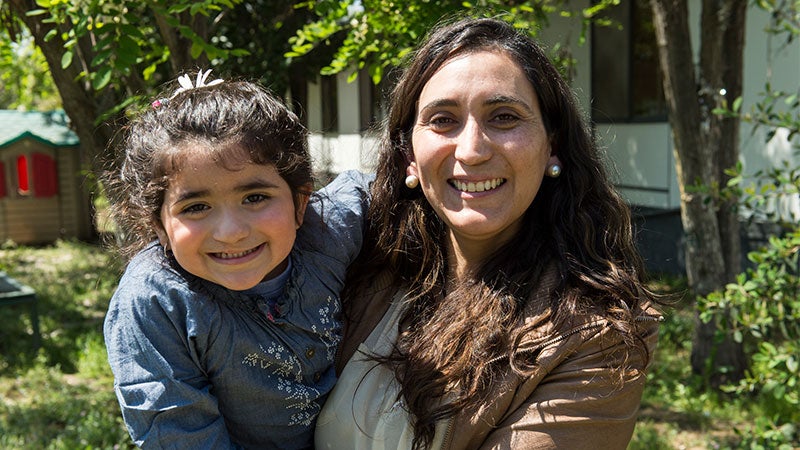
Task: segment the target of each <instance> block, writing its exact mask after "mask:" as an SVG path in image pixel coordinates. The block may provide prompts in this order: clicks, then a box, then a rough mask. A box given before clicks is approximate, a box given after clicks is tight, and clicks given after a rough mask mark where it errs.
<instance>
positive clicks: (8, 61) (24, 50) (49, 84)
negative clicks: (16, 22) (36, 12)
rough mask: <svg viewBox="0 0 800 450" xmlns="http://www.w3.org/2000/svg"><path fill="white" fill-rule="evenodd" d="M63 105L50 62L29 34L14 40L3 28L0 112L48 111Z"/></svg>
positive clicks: (0, 60) (0, 66)
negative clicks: (48, 65)
mask: <svg viewBox="0 0 800 450" xmlns="http://www.w3.org/2000/svg"><path fill="white" fill-rule="evenodd" d="M60 106H61V99H60V98H59V96H58V91H57V90H56V87H55V85H54V84H53V80H52V78H51V77H50V73H49V72H48V70H47V61H45V59H44V55H43V54H42V51H41V49H39V47H37V46H36V45H34V42H33V38H32V37H31V36H30V34H29V33H27V32H24V33H22V34H21V35H20V36H19V37H18V39H17V40H16V41H12V40H11V38H10V36H8V32H7V31H6V30H5V29H0V109H18V108H19V109H25V110H40V111H49V110H53V109H58V108H60Z"/></svg>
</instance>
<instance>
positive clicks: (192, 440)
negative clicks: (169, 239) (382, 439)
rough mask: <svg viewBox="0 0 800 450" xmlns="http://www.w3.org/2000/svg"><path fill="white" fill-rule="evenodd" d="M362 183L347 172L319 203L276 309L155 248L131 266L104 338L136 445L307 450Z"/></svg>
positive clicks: (362, 198)
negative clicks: (186, 267)
mask: <svg viewBox="0 0 800 450" xmlns="http://www.w3.org/2000/svg"><path fill="white" fill-rule="evenodd" d="M368 181H370V179H369V178H368V177H366V176H364V175H362V174H359V173H357V172H347V173H344V174H342V175H340V176H339V177H337V179H336V180H334V181H333V182H332V183H330V184H329V185H328V186H326V187H325V189H323V190H322V191H321V192H319V193H316V194H314V196H313V197H312V201H311V202H310V204H309V208H308V209H307V212H306V217H305V220H304V222H303V225H302V226H301V227H300V229H299V230H298V235H297V240H296V242H295V245H294V248H293V250H292V253H291V255H290V258H291V269H290V270H291V273H290V276H289V280H288V282H287V285H286V288H285V292H284V295H283V296H282V297H280V298H279V299H278V301H277V302H276V303H273V304H272V305H270V304H268V301H267V300H266V299H263V298H258V297H257V296H250V295H247V294H246V293H245V292H237V291H231V290H228V289H225V288H223V287H222V286H219V285H217V284H214V283H211V282H208V281H206V280H202V279H200V278H198V277H195V276H193V275H191V274H189V273H187V272H185V271H183V270H182V269H181V268H180V267H179V266H178V265H177V264H176V263H175V260H174V259H172V258H170V259H169V260H168V259H167V258H165V257H164V255H163V248H162V247H161V246H160V245H159V244H158V243H153V244H151V245H150V246H149V247H148V248H146V249H145V250H143V251H142V252H141V253H139V254H138V255H137V256H135V257H134V258H133V259H132V260H131V262H130V263H129V265H128V267H127V269H126V271H125V273H124V275H123V276H122V279H121V281H120V284H119V286H118V288H117V291H116V292H115V293H114V296H113V297H112V299H111V303H110V305H109V310H108V314H107V316H106V320H105V325H104V334H105V340H106V346H107V349H108V359H109V363H110V365H111V368H112V371H113V373H114V377H115V382H114V388H115V391H116V394H117V398H118V400H119V403H120V406H121V409H122V415H123V418H124V420H125V423H126V425H127V427H128V431H129V432H130V434H131V437H132V438H133V440H134V441H135V443H136V444H137V445H139V446H140V447H142V448H181V449H226V448H259V449H265V448H281V449H293V448H310V447H312V446H313V430H314V423H315V420H316V418H317V415H318V414H319V411H320V409H321V407H322V403H323V402H324V400H325V398H326V396H327V394H328V392H329V391H330V390H331V388H332V387H333V385H334V383H335V381H336V378H335V373H334V368H333V359H334V353H335V351H336V346H337V345H338V343H339V341H340V339H341V322H340V317H339V313H340V309H341V308H340V301H339V293H340V291H341V289H342V286H343V284H344V275H345V271H346V269H347V266H348V265H349V264H350V263H351V262H352V260H353V259H354V258H355V257H356V255H357V254H358V251H359V250H360V247H361V242H362V239H363V236H362V234H363V225H364V223H363V217H364V214H363V213H364V212H365V211H366V201H367V183H368ZM276 312H277V314H276Z"/></svg>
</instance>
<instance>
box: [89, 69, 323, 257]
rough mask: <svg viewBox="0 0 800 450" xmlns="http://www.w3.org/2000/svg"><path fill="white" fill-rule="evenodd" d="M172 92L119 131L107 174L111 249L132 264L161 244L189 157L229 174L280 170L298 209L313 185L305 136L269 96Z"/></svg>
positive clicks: (242, 87) (233, 89)
mask: <svg viewBox="0 0 800 450" xmlns="http://www.w3.org/2000/svg"><path fill="white" fill-rule="evenodd" d="M191 79H194V78H193V77H192V78H191ZM175 84H177V83H175ZM172 90H173V91H175V92H177V93H176V94H172V95H171V96H170V95H169V94H167V95H165V96H162V97H160V98H159V99H158V100H156V101H155V102H154V103H153V106H152V107H151V108H148V109H147V110H145V111H144V112H143V113H142V114H139V115H137V116H135V117H134V118H133V119H132V120H131V121H130V122H129V123H128V124H127V125H126V126H125V127H124V128H123V129H122V140H121V143H120V147H119V150H118V151H117V155H118V157H117V159H116V160H115V161H112V162H110V163H108V167H109V169H108V170H107V171H106V173H105V174H104V178H103V187H104V189H105V191H106V195H107V196H108V198H109V203H110V213H111V218H112V220H113V222H114V223H115V224H116V226H117V227H118V230H117V233H116V243H114V246H115V247H118V248H119V250H120V251H121V252H122V254H123V255H124V256H125V257H127V258H130V257H131V256H133V255H134V254H135V253H136V252H138V251H139V250H141V249H142V248H143V247H144V246H146V245H147V244H148V243H150V242H151V241H153V240H154V239H156V237H157V235H156V229H157V228H158V227H161V219H160V213H161V206H162V205H163V202H164V193H165V191H166V190H167V187H168V185H169V178H170V176H171V175H172V174H174V173H175V172H176V171H177V170H180V168H181V164H182V159H183V157H184V156H185V155H187V152H194V153H197V152H204V153H207V154H208V155H209V156H210V157H211V158H214V160H215V161H217V162H218V163H219V164H220V165H221V166H222V167H227V168H235V167H237V166H239V165H240V164H243V163H248V162H252V163H256V164H261V165H272V166H275V168H276V170H277V172H278V174H279V175H280V176H281V177H282V178H283V179H284V180H285V181H286V182H287V184H288V185H289V187H290V188H291V190H292V192H293V194H294V196H293V197H294V202H295V207H297V205H298V202H299V200H300V198H301V197H300V196H302V195H309V194H310V192H309V191H308V186H310V185H312V184H313V180H314V178H313V173H312V166H311V157H310V155H309V152H308V132H307V130H306V128H305V127H304V126H303V124H302V122H300V120H299V119H298V118H297V116H296V115H295V114H294V113H293V112H291V111H290V110H289V109H288V108H287V107H286V105H285V104H284V102H283V101H282V100H281V99H280V98H279V97H277V96H275V95H274V94H273V93H272V92H270V91H269V90H267V89H266V88H264V87H262V86H260V85H259V84H257V83H254V82H250V81H225V82H222V83H219V84H214V85H207V86H203V87H197V88H193V89H188V90H182V91H181V90H180V89H178V90H175V88H172Z"/></svg>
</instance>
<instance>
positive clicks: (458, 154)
mask: <svg viewBox="0 0 800 450" xmlns="http://www.w3.org/2000/svg"><path fill="white" fill-rule="evenodd" d="M491 157H492V151H491V142H490V140H489V137H488V136H487V135H486V133H485V132H484V130H483V128H482V127H481V126H480V124H479V123H478V122H477V121H476V120H474V119H472V118H470V119H469V120H467V122H466V123H465V124H464V127H463V128H462V129H461V131H460V132H459V133H458V136H457V137H456V150H455V158H456V160H457V161H459V162H461V163H463V164H466V165H468V166H474V165H477V164H480V163H483V162H485V161H487V160H489V158H491Z"/></svg>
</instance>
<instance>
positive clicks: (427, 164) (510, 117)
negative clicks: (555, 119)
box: [407, 51, 557, 270]
mask: <svg viewBox="0 0 800 450" xmlns="http://www.w3.org/2000/svg"><path fill="white" fill-rule="evenodd" d="M411 144H412V148H413V161H411V162H410V164H409V167H408V169H407V171H408V173H409V174H413V175H416V176H417V177H419V180H420V186H421V187H422V191H423V193H424V194H425V197H426V198H427V200H428V201H429V202H430V204H431V205H432V207H433V209H434V210H435V211H436V213H437V214H438V215H439V217H441V218H442V220H444V221H445V223H446V224H447V225H448V227H449V228H450V237H451V239H450V241H451V242H450V244H451V250H452V252H451V257H454V258H455V263H456V265H455V267H456V270H459V269H461V268H464V267H466V266H468V265H470V264H471V263H473V262H480V261H482V260H483V259H484V258H485V257H486V256H488V255H489V254H490V253H491V252H493V251H494V250H495V249H497V248H498V247H499V246H500V245H502V244H504V243H506V242H508V241H509V240H510V239H511V238H512V237H513V236H514V234H515V233H516V232H517V231H518V230H519V228H520V226H521V223H522V216H523V214H524V213H525V211H526V210H527V209H528V207H529V206H530V205H531V202H532V201H533V198H534V197H535V196H536V193H537V192H538V191H539V186H540V185H541V182H542V178H543V177H544V172H545V168H546V167H547V165H548V163H553V162H556V161H557V158H556V157H555V156H551V148H550V142H549V138H548V135H547V131H546V130H545V127H544V124H543V121H542V115H541V111H540V109H539V101H538V98H537V96H536V92H534V90H533V86H532V85H531V83H530V82H529V81H528V79H527V78H526V76H525V73H524V72H523V71H522V69H521V68H520V66H519V65H518V64H517V63H516V62H515V61H514V60H513V59H511V58H510V57H509V56H507V55H506V54H504V53H502V52H494V51H478V52H474V53H468V54H465V55H460V56H456V57H454V58H453V59H451V60H450V61H448V62H446V63H445V64H444V65H443V66H442V67H440V68H439V70H438V71H437V72H435V73H434V75H433V76H432V77H431V79H430V80H429V81H428V82H427V83H426V84H425V86H424V87H423V89H422V92H421V93H420V97H419V100H418V103H417V110H416V119H415V125H414V129H413V134H412V139H411Z"/></svg>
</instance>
